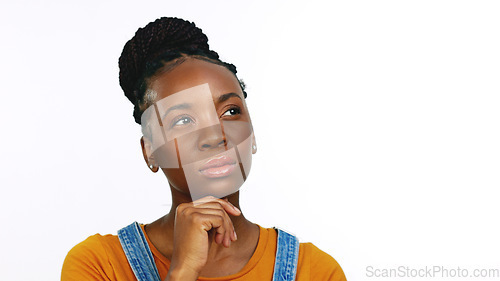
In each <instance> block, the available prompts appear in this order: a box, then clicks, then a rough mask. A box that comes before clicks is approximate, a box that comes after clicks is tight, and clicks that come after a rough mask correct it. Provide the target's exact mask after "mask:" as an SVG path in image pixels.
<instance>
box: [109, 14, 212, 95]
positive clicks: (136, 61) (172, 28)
mask: <svg viewBox="0 0 500 281" xmlns="http://www.w3.org/2000/svg"><path fill="white" fill-rule="evenodd" d="M165 52H176V53H186V54H188V55H192V54H199V53H206V54H210V56H211V57H214V58H216V59H217V58H218V55H217V53H215V52H213V51H210V49H209V46H208V38H207V36H206V35H205V34H204V33H203V31H202V30H201V29H200V28H198V27H196V25H195V24H194V23H193V22H189V21H186V20H183V19H179V18H176V17H162V18H159V19H157V20H155V21H154V22H150V23H149V24H147V25H146V26H145V27H143V28H139V29H138V30H137V31H136V33H135V35H134V37H133V38H132V39H130V40H129V41H128V42H127V43H126V44H125V46H124V48H123V51H122V54H121V56H120V59H119V61H118V65H119V67H120V86H121V87H122V89H123V91H124V92H125V95H126V96H127V98H128V99H129V100H130V101H131V102H132V103H134V104H136V103H137V98H138V97H137V96H136V94H134V92H136V91H134V89H135V88H136V87H137V85H136V84H137V82H138V81H139V79H140V78H141V76H142V74H143V72H144V69H145V67H146V64H147V63H148V62H149V61H152V60H153V59H154V58H155V57H157V56H160V55H161V54H163V53H165Z"/></svg>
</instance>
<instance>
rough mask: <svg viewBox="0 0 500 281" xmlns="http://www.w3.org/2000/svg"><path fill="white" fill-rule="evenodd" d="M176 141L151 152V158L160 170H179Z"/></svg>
mask: <svg viewBox="0 0 500 281" xmlns="http://www.w3.org/2000/svg"><path fill="white" fill-rule="evenodd" d="M177 146H178V145H177V144H176V140H174V141H169V142H167V143H165V144H163V145H162V146H160V147H158V149H156V150H155V151H154V152H153V157H154V159H155V161H156V163H157V164H158V166H160V167H161V168H164V169H176V168H179V159H178V157H177V149H176V147H177Z"/></svg>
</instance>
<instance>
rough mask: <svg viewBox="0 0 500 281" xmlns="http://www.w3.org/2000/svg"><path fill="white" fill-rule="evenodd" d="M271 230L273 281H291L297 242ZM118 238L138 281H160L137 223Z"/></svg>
mask: <svg viewBox="0 0 500 281" xmlns="http://www.w3.org/2000/svg"><path fill="white" fill-rule="evenodd" d="M273 228H274V229H275V230H276V231H277V232H278V244H277V250H276V260H275V262H274V273H273V281H293V280H295V274H296V272H297V262H298V259H299V240H298V239H297V237H295V236H293V235H291V234H289V233H287V232H285V231H283V230H281V229H278V228H275V227H273ZM118 238H119V239H120V243H121V245H122V248H123V251H124V252H125V255H126V256H127V259H128V262H129V264H130V267H132V271H134V274H135V277H136V278H137V280H138V281H162V280H161V279H160V275H159V274H158V269H157V268H156V265H155V262H154V258H153V254H152V253H151V250H150V249H149V246H148V242H147V240H146V236H144V232H143V231H142V229H141V227H140V226H139V224H138V223H137V222H134V223H132V224H131V225H129V226H126V227H124V228H122V229H120V230H119V231H118Z"/></svg>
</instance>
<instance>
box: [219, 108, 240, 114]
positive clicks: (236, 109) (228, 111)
mask: <svg viewBox="0 0 500 281" xmlns="http://www.w3.org/2000/svg"><path fill="white" fill-rule="evenodd" d="M237 114H241V110H240V109H239V108H238V107H231V108H230V109H228V110H226V112H224V114H222V116H234V115H237Z"/></svg>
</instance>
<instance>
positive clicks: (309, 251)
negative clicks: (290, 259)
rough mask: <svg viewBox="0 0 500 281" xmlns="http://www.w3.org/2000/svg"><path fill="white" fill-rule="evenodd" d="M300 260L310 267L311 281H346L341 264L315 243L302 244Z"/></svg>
mask: <svg viewBox="0 0 500 281" xmlns="http://www.w3.org/2000/svg"><path fill="white" fill-rule="evenodd" d="M300 260H302V262H305V263H306V264H308V265H309V268H310V274H311V280H331V281H334V280H335V281H337V280H338V281H341V280H346V277H345V275H344V271H343V270H342V267H340V265H339V263H338V262H337V261H336V260H335V259H334V258H333V257H332V256H331V255H329V254H327V253H326V252H324V251H323V250H321V249H319V248H318V247H316V245H314V244H313V243H310V242H308V243H300V250H299V261H300Z"/></svg>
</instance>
